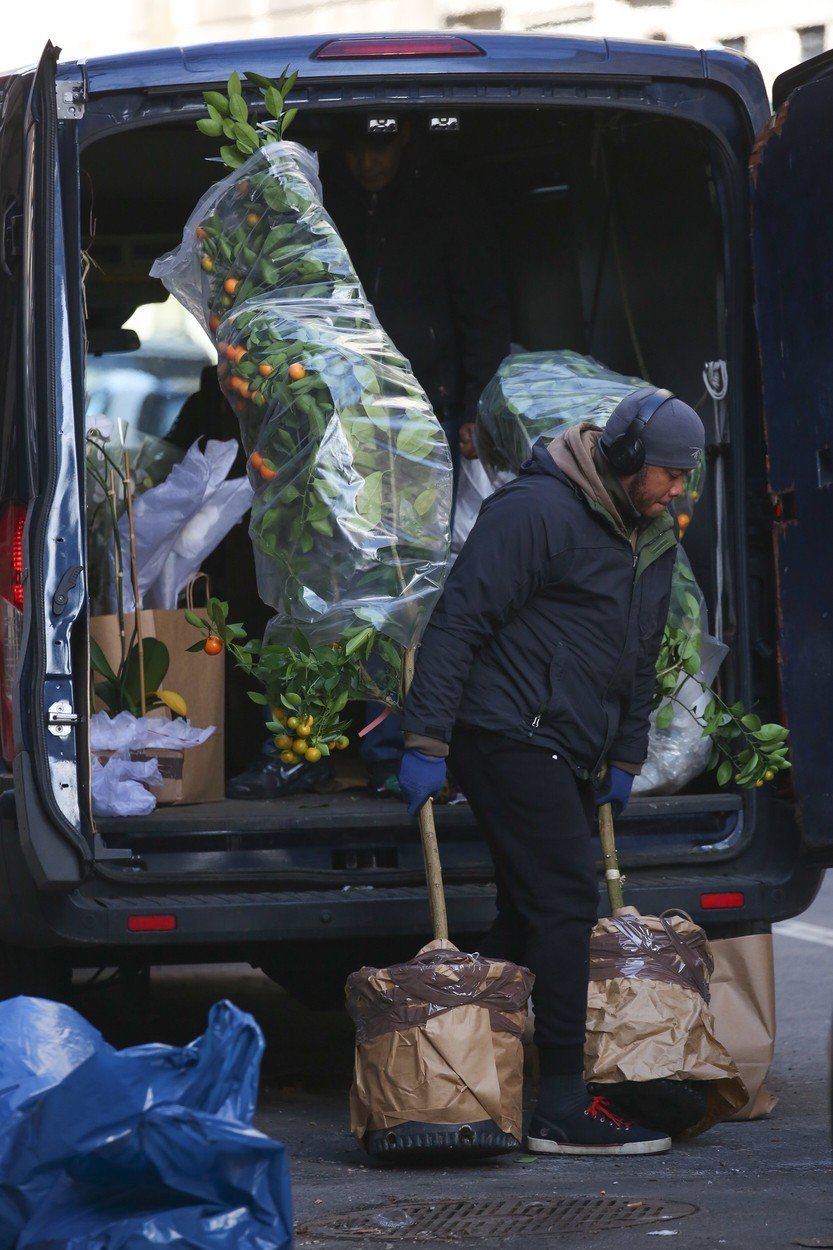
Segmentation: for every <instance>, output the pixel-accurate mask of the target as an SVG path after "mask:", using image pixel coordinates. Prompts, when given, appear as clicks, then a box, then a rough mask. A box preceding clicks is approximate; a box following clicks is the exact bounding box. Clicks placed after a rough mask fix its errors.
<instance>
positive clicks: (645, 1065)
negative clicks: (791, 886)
mask: <svg viewBox="0 0 833 1250" xmlns="http://www.w3.org/2000/svg"><path fill="white" fill-rule="evenodd" d="M711 968H712V957H711V954H710V952H709V945H708V942H707V940H706V935H705V933H704V932H703V930H702V929H701V928H700V927H699V926H698V925H695V924H694V923H693V921H691V920H690V919H689V918H688V917H684V916H681V915H676V914H674V915H668V916H659V917H658V916H639V915H633V916H630V915H628V916H619V917H618V918H617V919H615V920H614V919H609V918H605V919H602V920H600V921H599V922H598V924H597V925H596V927H595V928H594V929H593V933H592V936H591V939H590V988H589V994H588V1003H587V1036H586V1043H585V1076H586V1078H587V1080H588V1081H592V1082H598V1083H602V1084H611V1085H613V1084H619V1083H621V1082H637V1083H639V1082H648V1081H660V1080H673V1081H698V1082H699V1081H702V1082H708V1086H707V1095H708V1101H707V1107H706V1113H705V1115H704V1117H703V1118H702V1120H700V1122H699V1123H697V1124H696V1125H695V1126H694V1127H693V1128H692V1129H691V1130H690V1133H691V1134H693V1133H702V1132H704V1131H705V1130H706V1129H707V1128H710V1127H711V1126H712V1125H713V1124H717V1123H718V1122H719V1121H721V1120H726V1119H728V1118H729V1116H731V1115H732V1114H733V1113H734V1112H736V1111H738V1110H740V1108H741V1107H743V1106H744V1105H745V1104H746V1103H747V1101H748V1094H747V1091H746V1087H745V1085H744V1083H743V1081H742V1079H741V1077H740V1075H739V1073H738V1069H737V1067H736V1066H735V1063H734V1061H733V1058H732V1056H731V1055H730V1054H729V1052H728V1051H727V1050H726V1048H725V1047H724V1046H723V1045H721V1043H720V1042H719V1041H718V1039H717V1037H716V1035H715V1025H714V1019H713V1017H712V1013H711V1011H710V1010H709V1006H708V999H709V975H710V972H711Z"/></svg>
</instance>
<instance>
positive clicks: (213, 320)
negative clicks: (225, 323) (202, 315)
mask: <svg viewBox="0 0 833 1250" xmlns="http://www.w3.org/2000/svg"><path fill="white" fill-rule="evenodd" d="M219 325H220V318H219V317H218V316H217V314H216V313H215V314H214V316H213V317H209V318H208V328H209V330H210V331H211V333H212V334H216V333H217V330H218V328H219Z"/></svg>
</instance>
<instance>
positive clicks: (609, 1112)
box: [584, 1094, 633, 1129]
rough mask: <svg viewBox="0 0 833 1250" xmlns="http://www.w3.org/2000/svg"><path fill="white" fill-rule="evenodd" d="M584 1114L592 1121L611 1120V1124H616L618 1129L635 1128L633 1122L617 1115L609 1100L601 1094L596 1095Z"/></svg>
mask: <svg viewBox="0 0 833 1250" xmlns="http://www.w3.org/2000/svg"><path fill="white" fill-rule="evenodd" d="M584 1114H585V1115H589V1116H590V1118H591V1120H596V1119H602V1120H610V1122H611V1124H615V1125H616V1127H617V1128H624V1129H628V1128H633V1120H626V1119H625V1117H624V1116H622V1115H617V1114H616V1112H615V1111H614V1110H613V1108H612V1107H611V1105H610V1103H609V1102H608V1101H607V1099H606V1098H602V1097H601V1095H599V1094H596V1095H595V1097H594V1098H593V1100H592V1102H591V1103H590V1106H589V1107H588V1108H587V1110H586V1111H585V1113H584Z"/></svg>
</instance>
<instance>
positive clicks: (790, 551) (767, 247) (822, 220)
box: [750, 54, 833, 864]
mask: <svg viewBox="0 0 833 1250" xmlns="http://www.w3.org/2000/svg"><path fill="white" fill-rule="evenodd" d="M831 70H833V56H831V55H830V54H827V55H825V56H823V57H818V58H815V60H814V61H813V62H811V63H808V64H805V65H803V66H799V67H796V68H795V69H793V70H790V71H788V72H787V73H786V74H784V75H782V76H781V78H779V79H778V80H777V81H776V83H775V89H774V93H773V97H774V100H775V106H776V112H775V115H774V116H773V118H772V119H771V121H770V122H769V124H768V126H767V127H766V129H765V130H764V131H763V133H762V134H761V135H760V136H759V138H758V140H757V142H756V144H755V147H754V150H753V153H752V159H751V166H750V170H751V182H752V187H751V200H752V250H753V263H754V270H755V315H756V321H757V328H758V338H759V342H760V356H761V370H762V380H763V401H764V420H765V433H766V439H767V449H768V476H769V487H770V491H771V495H772V504H773V509H774V518H775V526H774V530H775V559H776V574H777V579H778V591H779V612H780V620H779V626H780V628H779V635H780V648H779V650H780V654H779V660H780V665H781V675H782V682H783V695H784V702H785V712H786V716H787V719H788V722H789V726H790V738H791V747H792V750H791V759H792V763H793V781H794V785H795V790H796V793H797V796H798V802H799V812H800V819H801V827H802V832H803V838H804V844H805V849H806V851H807V853H808V855H810V856H811V857H812V858H813V859H814V860H815V861H816V862H818V863H823V864H831V863H833V767H831V759H830V752H831V746H832V745H833V560H831V546H833V349H831V344H833V241H831V230H830V204H831V202H833V161H831V159H830V152H829V136H830V135H831V133H833V76H831Z"/></svg>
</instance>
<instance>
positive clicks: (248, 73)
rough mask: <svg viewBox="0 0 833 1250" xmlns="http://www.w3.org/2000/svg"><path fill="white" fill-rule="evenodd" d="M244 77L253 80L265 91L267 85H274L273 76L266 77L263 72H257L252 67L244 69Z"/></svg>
mask: <svg viewBox="0 0 833 1250" xmlns="http://www.w3.org/2000/svg"><path fill="white" fill-rule="evenodd" d="M243 77H244V78H246V79H247V80H248V81H249V82H253V83H254V84H255V86H256V87H260V88H261V90H263V91H265V90H266V89H267V87H271V86H272V79H271V78H264V76H263V74H256V73H255V72H254V70H251V69H244V70H243Z"/></svg>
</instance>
